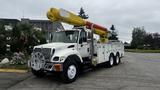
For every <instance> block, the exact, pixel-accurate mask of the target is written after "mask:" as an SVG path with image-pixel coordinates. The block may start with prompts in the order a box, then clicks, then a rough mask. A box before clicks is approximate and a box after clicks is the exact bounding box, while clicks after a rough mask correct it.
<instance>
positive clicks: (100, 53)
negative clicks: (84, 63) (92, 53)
mask: <svg viewBox="0 0 160 90" xmlns="http://www.w3.org/2000/svg"><path fill="white" fill-rule="evenodd" d="M97 46H98V47H97V56H98V63H102V62H104V61H105V44H97Z"/></svg>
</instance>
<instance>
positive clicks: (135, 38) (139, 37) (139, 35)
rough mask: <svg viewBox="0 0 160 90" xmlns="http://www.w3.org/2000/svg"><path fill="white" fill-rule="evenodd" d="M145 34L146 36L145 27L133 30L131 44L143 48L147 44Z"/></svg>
mask: <svg viewBox="0 0 160 90" xmlns="http://www.w3.org/2000/svg"><path fill="white" fill-rule="evenodd" d="M145 36H146V31H145V30H144V28H140V27H137V28H134V29H133V31H132V41H131V46H132V47H134V48H143V46H144V45H145V42H144V41H145Z"/></svg>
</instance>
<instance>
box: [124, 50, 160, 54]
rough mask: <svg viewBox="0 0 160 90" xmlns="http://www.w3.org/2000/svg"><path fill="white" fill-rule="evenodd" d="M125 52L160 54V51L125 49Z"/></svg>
mask: <svg viewBox="0 0 160 90" xmlns="http://www.w3.org/2000/svg"><path fill="white" fill-rule="evenodd" d="M125 51H126V52H137V53H160V50H142V49H125Z"/></svg>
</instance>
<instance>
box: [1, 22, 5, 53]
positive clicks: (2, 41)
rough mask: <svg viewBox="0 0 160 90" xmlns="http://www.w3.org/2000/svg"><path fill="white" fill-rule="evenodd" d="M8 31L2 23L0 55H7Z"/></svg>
mask: <svg viewBox="0 0 160 90" xmlns="http://www.w3.org/2000/svg"><path fill="white" fill-rule="evenodd" d="M6 44H7V43H6V31H5V28H4V24H3V23H0V54H5V52H6Z"/></svg>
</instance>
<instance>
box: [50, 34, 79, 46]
mask: <svg viewBox="0 0 160 90" xmlns="http://www.w3.org/2000/svg"><path fill="white" fill-rule="evenodd" d="M77 40H78V31H60V32H54V33H53V38H52V42H64V43H77Z"/></svg>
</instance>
